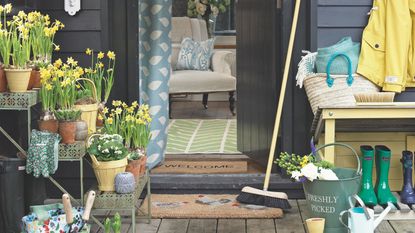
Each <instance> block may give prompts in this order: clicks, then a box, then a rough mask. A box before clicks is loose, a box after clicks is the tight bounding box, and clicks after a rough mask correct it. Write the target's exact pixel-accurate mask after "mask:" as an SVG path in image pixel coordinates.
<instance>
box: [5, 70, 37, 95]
mask: <svg viewBox="0 0 415 233" xmlns="http://www.w3.org/2000/svg"><path fill="white" fill-rule="evenodd" d="M4 71H5V72H6V78H7V83H8V85H9V90H10V92H26V91H27V87H28V86H29V80H30V73H31V72H32V70H31V69H5V70H4Z"/></svg>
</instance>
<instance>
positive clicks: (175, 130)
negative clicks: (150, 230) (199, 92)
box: [166, 119, 240, 154]
mask: <svg viewBox="0 0 415 233" xmlns="http://www.w3.org/2000/svg"><path fill="white" fill-rule="evenodd" d="M166 153H167V154H195V153H211V154H213V153H224V154H234V153H238V154H239V153H240V152H239V151H238V150H237V149H236V120H235V119H214V120H194V119H174V120H171V121H170V124H169V136H168V140H167V152H166Z"/></svg>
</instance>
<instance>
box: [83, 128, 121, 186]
mask: <svg viewBox="0 0 415 233" xmlns="http://www.w3.org/2000/svg"><path fill="white" fill-rule="evenodd" d="M88 153H89V155H90V156H91V160H92V168H93V169H94V173H95V176H96V178H97V180H98V189H99V190H101V191H114V190H115V186H114V180H115V176H116V175H117V174H118V173H121V172H124V171H125V168H126V166H127V155H128V150H127V148H125V147H124V143H123V138H122V137H121V135H119V134H101V135H100V134H94V135H92V136H91V137H90V138H89V140H88Z"/></svg>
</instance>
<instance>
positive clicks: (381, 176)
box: [359, 145, 397, 207]
mask: <svg viewBox="0 0 415 233" xmlns="http://www.w3.org/2000/svg"><path fill="white" fill-rule="evenodd" d="M360 150H361V152H362V157H361V164H362V172H363V173H362V186H361V190H360V192H359V197H360V198H361V199H362V200H363V202H364V203H365V205H366V206H369V207H374V206H376V205H377V204H379V205H381V206H387V205H388V202H391V203H393V204H395V205H396V203H397V199H396V197H395V196H393V194H392V192H391V190H390V187H389V179H388V178H389V177H388V176H389V167H390V159H391V151H390V149H389V148H388V147H386V146H383V145H380V146H375V149H373V147H372V146H368V145H364V146H361V147H360ZM374 162H375V167H376V183H375V186H373V182H372V172H373V163H374Z"/></svg>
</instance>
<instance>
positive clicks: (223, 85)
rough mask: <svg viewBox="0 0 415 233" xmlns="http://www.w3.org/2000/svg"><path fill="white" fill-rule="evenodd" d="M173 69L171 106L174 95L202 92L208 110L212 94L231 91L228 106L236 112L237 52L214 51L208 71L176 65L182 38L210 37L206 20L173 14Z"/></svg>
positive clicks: (204, 104)
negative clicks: (179, 67) (209, 97)
mask: <svg viewBox="0 0 415 233" xmlns="http://www.w3.org/2000/svg"><path fill="white" fill-rule="evenodd" d="M171 36H172V46H173V48H172V49H173V51H172V57H171V63H172V69H173V73H172V76H171V78H170V95H169V105H170V113H171V109H172V96H174V95H179V94H180V95H183V94H203V101H202V104H203V106H204V107H205V109H207V106H208V105H207V103H208V96H209V94H210V93H218V92H228V93H229V109H230V111H231V112H232V114H233V115H235V111H234V108H235V107H234V106H235V97H234V94H235V90H236V78H235V74H233V70H234V69H233V65H234V62H235V54H234V53H233V52H230V51H220V50H215V51H214V53H213V55H212V59H211V67H210V69H209V70H208V71H199V70H177V69H176V65H177V61H178V56H179V52H180V46H181V42H182V40H183V38H186V37H189V38H192V39H193V40H194V41H205V40H207V39H208V34H207V27H206V23H205V21H204V20H200V19H195V18H188V17H173V20H172V35H171Z"/></svg>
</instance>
